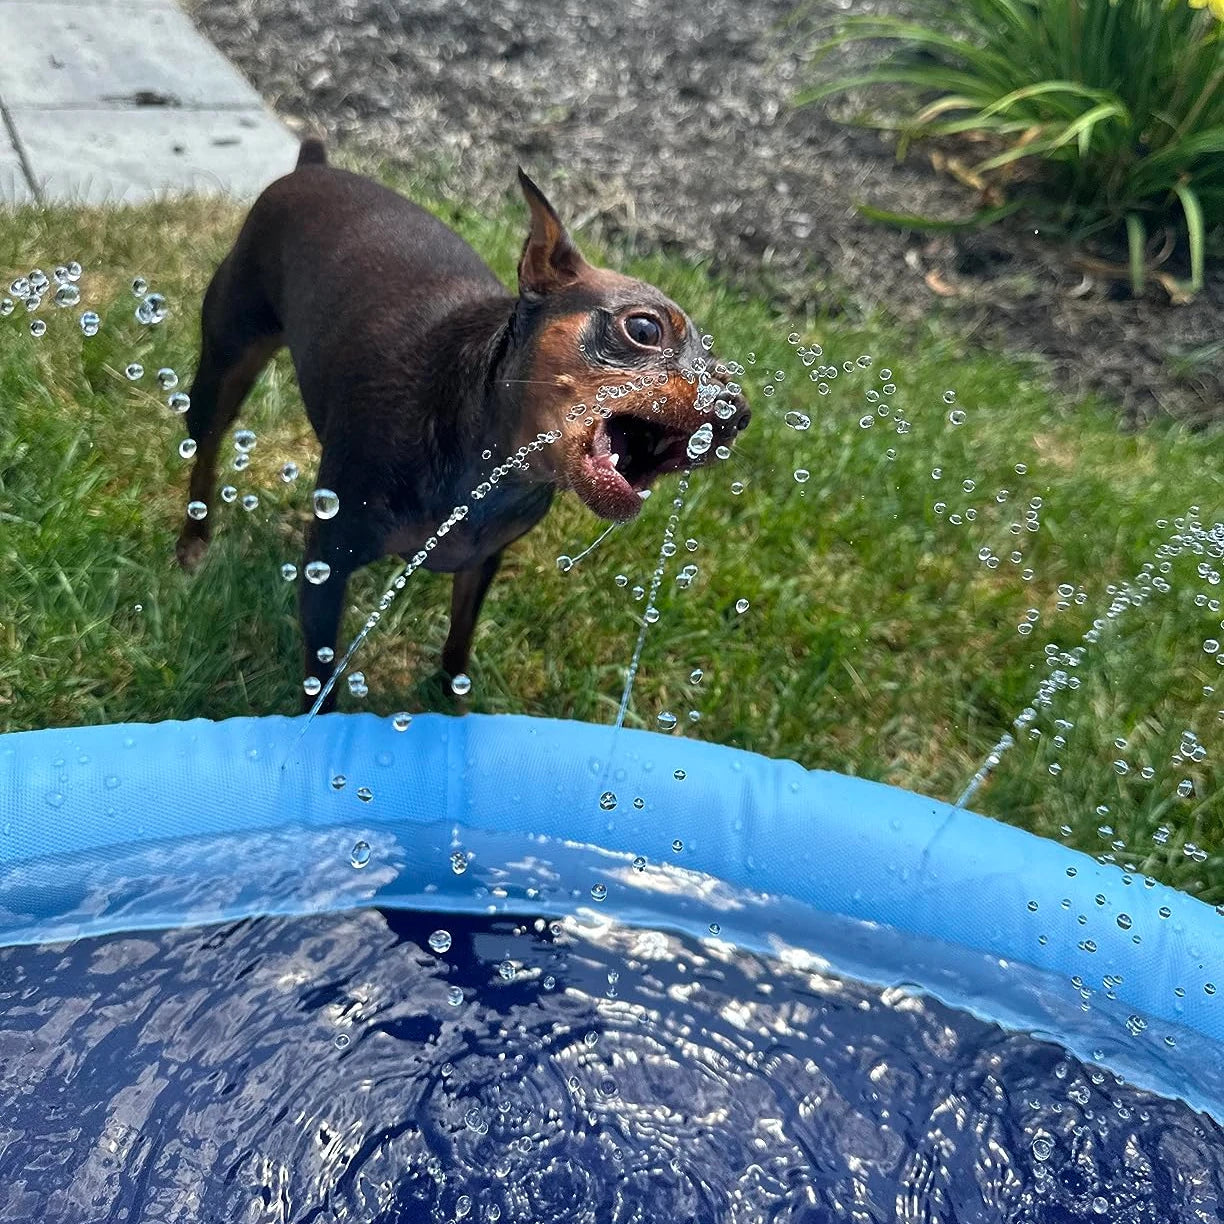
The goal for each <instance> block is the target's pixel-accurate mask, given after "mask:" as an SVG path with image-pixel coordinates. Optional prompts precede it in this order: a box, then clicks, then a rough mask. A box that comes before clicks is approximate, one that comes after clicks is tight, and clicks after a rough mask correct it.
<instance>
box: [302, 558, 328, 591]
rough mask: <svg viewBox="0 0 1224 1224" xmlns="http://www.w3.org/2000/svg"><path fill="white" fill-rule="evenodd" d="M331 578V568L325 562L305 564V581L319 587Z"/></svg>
mask: <svg viewBox="0 0 1224 1224" xmlns="http://www.w3.org/2000/svg"><path fill="white" fill-rule="evenodd" d="M330 577H331V566H330V565H328V564H327V562H326V561H307V562H306V581H307V582H310V583H313V584H314V585H315V586H319V585H320V584H321V583H324V582H326V581H327V580H328V579H329V578H330Z"/></svg>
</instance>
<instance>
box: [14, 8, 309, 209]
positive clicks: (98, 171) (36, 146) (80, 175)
mask: <svg viewBox="0 0 1224 1224" xmlns="http://www.w3.org/2000/svg"><path fill="white" fill-rule="evenodd" d="M3 2H9V0H0V3H3ZM10 115H11V118H12V121H13V124H14V126H15V127H16V129H17V133H18V136H19V138H20V140H21V143H22V147H23V148H24V150H25V155H26V159H27V160H28V162H29V165H30V169H31V171H32V173H33V176H34V182H35V184H36V186H37V187H38V189H39V192H40V194H41V196H42V198H43V199H44V200H46V201H48V202H73V203H80V204H118V203H124V204H134V203H139V202H140V201H143V200H149V199H155V198H157V197H159V196H165V195H186V194H192V193H201V194H222V193H224V194H227V195H231V196H234V197H237V198H238V199H251V198H253V197H254V196H256V195H257V194H258V193H259V192H260V191H262V190H263V188H264V187H266V186H267V185H268V184H269V183H270V182H271V181H272V180H273V179H275V178H279V177H280V176H281V175H282V174H288V173H289V171H290V170H292V169H293V164H294V162H295V161H296V160H297V148H298V142H297V140H296V138H295V137H293V136H291V135H290V134H289V132H288V131H287V130H286V129H285V128H284V127H283V126H282V125H281V124H280V123H279V122H278V121H277V120H276V119H275V118H273V117H272V116H271V115H270V114H268V112H267V111H265V110H263V109H262V108H259V109H252V110H247V111H225V110H222V111H216V110H200V111H196V110H185V109H175V110H165V109H154V108H142V109H139V110H105V109H103V110H87V111H83V110H55V109H51V110H45V109H28V108H16V107H15V108H12V109H11V110H10Z"/></svg>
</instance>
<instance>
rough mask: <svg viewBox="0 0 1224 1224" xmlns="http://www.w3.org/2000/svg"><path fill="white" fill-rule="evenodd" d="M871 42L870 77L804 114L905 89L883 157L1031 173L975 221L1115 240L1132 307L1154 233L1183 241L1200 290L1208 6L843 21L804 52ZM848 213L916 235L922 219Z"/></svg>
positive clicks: (1220, 188) (1214, 35)
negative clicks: (1003, 218) (953, 149)
mask: <svg viewBox="0 0 1224 1224" xmlns="http://www.w3.org/2000/svg"><path fill="white" fill-rule="evenodd" d="M865 40H885V41H887V42H891V43H892V44H893V50H892V52H891V54H890V55H889V56H888V58H887V59H885V60H884V62H883V63H881V64H879V65H878V66H876V67H874V68H870V69H869V70H867V71H865V72H861V73H855V74H853V75H841V76H838V77H836V78H835V79H831V80H827V81H824V82H821V83H820V84H818V85H816V86H814V87H813V88H811V89H808V90H807V91H806V92H804V93H803V94H801V95H800V97H799V99H798V101H799V102H800V103H801V104H808V103H812V102H815V101H817V100H820V99H823V98H827V97H830V96H831V95H834V94H838V93H843V92H845V91H847V90H851V89H859V88H862V87H865V86H874V85H882V84H893V85H903V86H909V87H911V88H913V89H915V90H917V91H918V92H919V94H920V98H921V101H920V105H919V107H918V109H917V110H916V112H914V113H913V114H912V116H910V117H909V118H906V119H901V120H897V119H888V120H884V121H883V122H880V123H878V124H877V125H878V126H882V127H885V128H887V129H890V130H896V131H898V132H899V134H900V141H899V145H898V155H899V156H903V155H904V153H905V151H906V149H907V147H908V146H909V144H910V143H912V142H913V141H914V140H915V139H918V138H923V137H955V136H969V135H975V136H977V137H978V138H979V139H980V138H981V137H983V136H984V137H986V138H987V141H988V144H989V150H990V151H989V155H988V156H986V157H984V158H982V159H981V160H980V161H979V162H978V164H977V165H975V166H974V167H972V172H973V174H974V175H975V176H978V177H981V176H986V177H988V178H990V176H992V175H993V183H994V184H996V185H1000V184H1005V182H1006V176H1007V175H1008V174H1009V173H1012V172H1014V171H1015V169H1016V168H1017V167H1018V166H1020V165H1021V164H1025V165H1026V166H1027V168H1031V169H1034V170H1036V171H1037V173H1036V175H1035V176H1034V182H1035V184H1036V185H1037V186H1038V187H1039V191H1038V192H1036V193H1035V194H1034V193H1030V195H1029V196H1027V197H1026V198H1023V199H1018V198H1013V199H1012V200H1010V201H1009V202H1008V203H1007V204H1006V205H1003V206H1001V207H995V208H991V209H988V210H985V211H984V212H982V213H981V214H979V215H978V216H977V217H976V218H975V219H974V220H975V221H978V222H982V223H987V222H989V221H991V220H994V219H997V217H998V216H1000V215H1001V214H1002V213H1003V212H1006V211H1013V210H1015V209H1016V208H1019V207H1026V208H1029V209H1032V210H1036V211H1037V212H1039V213H1042V214H1044V215H1043V216H1042V220H1043V221H1044V222H1045V223H1046V224H1047V225H1048V224H1050V223H1054V224H1057V225H1058V226H1059V227H1060V228H1061V229H1062V230H1063V232H1065V233H1066V234H1068V235H1069V236H1070V237H1072V238H1073V239H1074V240H1076V241H1083V240H1084V239H1086V238H1089V237H1092V236H1101V237H1110V236H1115V235H1116V236H1117V237H1119V238H1121V237H1122V236H1123V235H1125V238H1126V242H1127V246H1128V250H1129V271H1130V277H1131V280H1132V282H1133V284H1134V287H1135V289H1136V291H1141V290H1142V289H1143V286H1144V282H1145V275H1146V273H1147V271H1148V269H1149V258H1148V253H1147V252H1148V246H1149V239H1150V236H1151V235H1153V234H1154V233H1155V232H1156V231H1158V230H1161V229H1165V230H1172V232H1176V233H1179V234H1182V235H1184V236H1185V239H1186V242H1187V244H1188V249H1189V253H1190V281H1189V284H1188V286H1178V285H1176V284H1175V283H1172V284H1171V282H1170V281H1169V279H1168V278H1162V279H1164V281H1165V283H1166V286H1170V287H1171V291H1172V292H1174V294H1175V296H1176V292H1177V290H1178V289H1181V290H1188V291H1189V292H1190V293H1194V292H1198V291H1199V290H1200V289H1201V288H1202V286H1203V277H1204V264H1205V260H1206V254H1207V247H1208V235H1209V234H1210V233H1211V232H1212V231H1214V230H1216V229H1217V228H1218V227H1221V226H1222V225H1224V3H1221V0H1199V2H1198V3H1197V4H1196V5H1193V6H1192V5H1191V4H1188V3H1186V0H957V2H956V3H954V4H950V5H947V6H946V7H945V8H944V9H943V10H942V11H941V16H939V17H937V18H935V19H933V20H931V21H930V22H928V23H918V22H913V21H908V20H904V19H901V18H898V17H866V16H864V17H852V18H849V19H847V20H845V21H843V22H842V23H841V24H840V26H839V27H838V28H837V29H836V31H835V32H834V33H833V34H832V36H831V37H828V38H826V39H824V40H823V41H822V42H821V43H820V45H819V46H817V48H816V50H815V54H814V59H815V60H817V61H819V60H822V59H824V58H825V57H826V56H828V55H829V53H830V52H832V51H834V50H836V49H837V48H840V47H844V46H846V45H847V44H851V43H859V42H863V41H865ZM864 211H865V212H866V213H867V214H868V215H871V216H874V217H875V218H876V219H879V220H887V221H893V222H896V223H900V224H908V225H912V226H914V227H916V228H923V227H925V226H929V225H930V224H933V223H931V222H929V221H928V220H927V219H925V218H920V217H906V216H900V215H897V214H889V213H884V212H881V211H880V210H877V209H870V208H867V209H864Z"/></svg>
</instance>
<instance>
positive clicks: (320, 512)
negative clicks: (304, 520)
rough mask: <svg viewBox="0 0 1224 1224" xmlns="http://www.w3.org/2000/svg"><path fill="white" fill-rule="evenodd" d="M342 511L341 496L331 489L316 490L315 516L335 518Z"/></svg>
mask: <svg viewBox="0 0 1224 1224" xmlns="http://www.w3.org/2000/svg"><path fill="white" fill-rule="evenodd" d="M339 511H340V498H339V497H337V496H336V494H335V493H333V492H332V491H331V489H316V490H315V491H314V512H315V518H320V519H333V518H335V517H336V515H337V514H338V513H339Z"/></svg>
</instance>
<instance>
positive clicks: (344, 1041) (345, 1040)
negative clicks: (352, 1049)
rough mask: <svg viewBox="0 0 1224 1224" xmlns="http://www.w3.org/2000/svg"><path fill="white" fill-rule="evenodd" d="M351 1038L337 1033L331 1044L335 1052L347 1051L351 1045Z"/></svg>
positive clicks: (345, 1034)
mask: <svg viewBox="0 0 1224 1224" xmlns="http://www.w3.org/2000/svg"><path fill="white" fill-rule="evenodd" d="M352 1040H353V1039H352V1038H351V1037H350V1036H349V1035H348V1034H347V1033H337V1034H336V1038H335V1041H334V1042H333V1043H332V1044H333V1045H334V1046H335V1047H336V1049H337V1050H347V1049H348V1048H349V1046H350V1045H351V1044H352Z"/></svg>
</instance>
